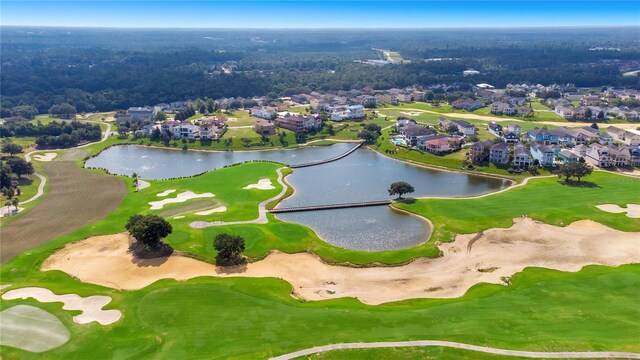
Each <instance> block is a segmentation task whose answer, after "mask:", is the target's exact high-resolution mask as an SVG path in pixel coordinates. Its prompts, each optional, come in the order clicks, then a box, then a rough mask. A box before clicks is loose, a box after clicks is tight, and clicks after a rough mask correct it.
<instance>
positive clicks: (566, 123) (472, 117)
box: [379, 107, 638, 129]
mask: <svg viewBox="0 0 640 360" xmlns="http://www.w3.org/2000/svg"><path fill="white" fill-rule="evenodd" d="M383 110H391V111H403V110H405V111H413V112H421V113H428V114H436V115H441V116H445V117H454V118H455V117H457V118H459V119H470V120H482V121H497V122H504V121H513V122H525V123H534V124H542V125H552V126H570V127H579V126H591V124H592V123H586V122H573V121H547V120H543V121H536V120H522V119H516V118H509V117H496V116H488V115H478V114H473V113H441V112H437V111H432V110H425V109H416V108H408V107H389V108H381V109H380V110H379V111H383ZM598 125H599V126H600V127H603V128H606V127H609V126H615V127H618V128H621V129H635V128H636V127H637V126H638V124H635V123H620V124H607V123H603V124H598Z"/></svg>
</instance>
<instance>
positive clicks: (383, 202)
mask: <svg viewBox="0 0 640 360" xmlns="http://www.w3.org/2000/svg"><path fill="white" fill-rule="evenodd" d="M389 204H391V200H378V201H364V202H356V203H345V204H327V205H313V206H299V207H290V208H280V209H271V210H269V212H270V213H272V214H278V213H288V212H299V211H314V210H329V209H345V208H355V207H365V206H382V205H389Z"/></svg>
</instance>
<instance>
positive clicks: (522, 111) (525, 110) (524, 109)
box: [516, 106, 533, 117]
mask: <svg viewBox="0 0 640 360" xmlns="http://www.w3.org/2000/svg"><path fill="white" fill-rule="evenodd" d="M516 114H517V115H518V116H521V117H527V116H530V115H531V114H533V109H532V108H530V107H528V106H519V107H518V108H517V110H516Z"/></svg>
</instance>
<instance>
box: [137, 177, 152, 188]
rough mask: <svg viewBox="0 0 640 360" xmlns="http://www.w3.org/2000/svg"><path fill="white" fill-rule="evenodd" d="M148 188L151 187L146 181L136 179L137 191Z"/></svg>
mask: <svg viewBox="0 0 640 360" xmlns="http://www.w3.org/2000/svg"><path fill="white" fill-rule="evenodd" d="M149 186H151V184H150V183H149V182H148V181H144V180H140V179H138V190H142V189H146V188H148V187H149Z"/></svg>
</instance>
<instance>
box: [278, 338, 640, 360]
mask: <svg viewBox="0 0 640 360" xmlns="http://www.w3.org/2000/svg"><path fill="white" fill-rule="evenodd" d="M417 346H438V347H448V348H454V349H462V350H470V351H478V352H483V353H486V354H494V355H505V356H519V357H525V358H535V359H576V358H578V359H579V358H582V359H602V358H619V359H640V354H637V353H630V352H617V351H599V352H596V351H576V352H573V351H559V352H545V351H521V350H507V349H498V348H492V347H488V346H479V345H471V344H464V343H459V342H453V341H440V340H416V341H387V342H372V343H342V344H331V345H324V346H316V347H313V348H309V349H305V350H299V351H296V352H292V353H289V354H284V355H280V356H277V357H274V358H271V359H272V360H289V359H295V358H298V357H301V356H307V355H313V354H317V353H321V352H327V351H332V350H344V349H377V348H398V347H417Z"/></svg>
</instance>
